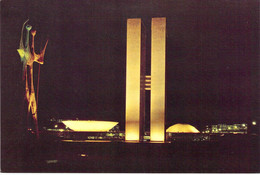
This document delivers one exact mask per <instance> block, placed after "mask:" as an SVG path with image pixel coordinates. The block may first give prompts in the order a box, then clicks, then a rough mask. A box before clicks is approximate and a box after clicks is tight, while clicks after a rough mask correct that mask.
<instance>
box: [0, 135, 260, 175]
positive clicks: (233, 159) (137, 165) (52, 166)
mask: <svg viewBox="0 0 260 175" xmlns="http://www.w3.org/2000/svg"><path fill="white" fill-rule="evenodd" d="M258 142H259V140H258V138H257V137H254V136H250V137H249V136H243V137H241V138H240V137H239V138H235V139H229V140H219V141H212V142H175V143H167V144H160V143H152V144H151V143H124V142H102V143H100V142H91V143H89V142H61V141H50V140H41V141H40V142H36V141H31V140H30V139H28V140H24V142H22V143H19V144H14V145H10V146H8V147H2V171H3V172H118V173H120V172H180V173H181V172H208V173H210V172H214V173H220V172H225V173H238V172H243V173H250V172H259V149H258V148H259V144H258Z"/></svg>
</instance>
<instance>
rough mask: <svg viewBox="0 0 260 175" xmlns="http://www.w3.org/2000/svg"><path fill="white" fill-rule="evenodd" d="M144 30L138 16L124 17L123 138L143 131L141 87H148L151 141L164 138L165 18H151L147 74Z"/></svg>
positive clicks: (137, 138) (137, 137)
mask: <svg viewBox="0 0 260 175" xmlns="http://www.w3.org/2000/svg"><path fill="white" fill-rule="evenodd" d="M145 33H146V32H145V31H144V27H142V22H141V19H140V18H135V19H128V20H127V52H126V126H125V140H126V141H140V139H141V136H142V135H143V134H144V130H143V126H144V115H145V113H144V111H145V90H150V91H151V126H150V128H151V129H150V134H151V141H159V142H164V140H165V49H166V18H152V25H151V75H145V39H146V38H145V36H146V35H145Z"/></svg>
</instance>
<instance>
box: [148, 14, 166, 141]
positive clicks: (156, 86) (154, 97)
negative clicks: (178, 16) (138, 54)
mask: <svg viewBox="0 0 260 175" xmlns="http://www.w3.org/2000/svg"><path fill="white" fill-rule="evenodd" d="M165 38H166V18H152V26H151V126H150V128H151V130H150V133H151V141H164V139H165V126H164V125H165V121H164V120H165V48H166V47H165V46H166V39H165Z"/></svg>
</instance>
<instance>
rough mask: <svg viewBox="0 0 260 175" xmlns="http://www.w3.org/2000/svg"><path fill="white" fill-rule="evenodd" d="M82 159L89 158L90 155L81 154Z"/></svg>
mask: <svg viewBox="0 0 260 175" xmlns="http://www.w3.org/2000/svg"><path fill="white" fill-rule="evenodd" d="M80 156H81V157H87V156H88V155H86V154H80Z"/></svg>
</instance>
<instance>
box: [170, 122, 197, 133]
mask: <svg viewBox="0 0 260 175" xmlns="http://www.w3.org/2000/svg"><path fill="white" fill-rule="evenodd" d="M166 132H170V133H199V130H197V129H196V128H195V127H194V126H191V125H189V124H180V123H178V124H175V125H172V126H170V127H169V128H168V129H167V130H166Z"/></svg>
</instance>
